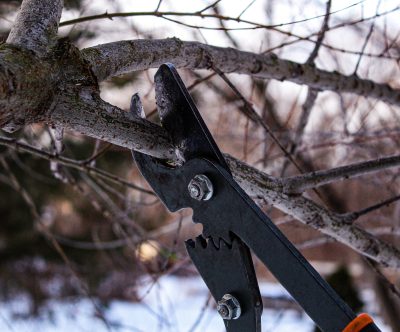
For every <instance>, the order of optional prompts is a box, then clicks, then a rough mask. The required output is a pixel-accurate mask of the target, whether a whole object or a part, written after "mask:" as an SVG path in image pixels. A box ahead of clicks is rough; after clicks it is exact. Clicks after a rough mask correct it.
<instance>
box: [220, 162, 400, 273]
mask: <svg viewBox="0 0 400 332" xmlns="http://www.w3.org/2000/svg"><path fill="white" fill-rule="evenodd" d="M226 160H227V162H228V165H229V167H230V168H231V170H232V173H233V177H234V179H235V180H236V181H237V182H238V183H239V184H240V186H241V187H242V188H243V189H244V190H245V191H246V192H247V193H248V194H249V195H250V196H253V197H254V196H255V197H259V198H263V199H265V200H266V201H267V202H268V203H270V204H271V205H273V206H275V207H276V208H278V209H279V210H281V211H283V212H285V213H287V214H289V215H291V216H293V217H294V218H296V219H297V220H299V221H301V222H302V223H304V224H306V225H309V226H311V227H313V228H315V229H317V230H319V231H320V232H322V233H323V234H326V235H329V236H330V237H332V238H334V239H336V240H337V241H339V242H341V243H344V244H346V245H347V246H349V247H351V248H353V249H354V250H355V251H357V252H359V253H362V254H363V255H365V256H367V257H370V258H372V259H374V260H376V261H378V262H380V263H382V264H383V265H384V266H390V267H394V268H397V269H398V268H400V251H399V250H398V249H397V248H395V247H394V246H392V245H390V244H387V243H385V242H383V241H381V240H379V239H378V238H376V237H375V236H374V235H372V234H370V233H368V232H366V231H365V230H363V229H361V228H359V227H358V226H356V225H353V224H352V223H349V222H347V220H346V216H345V215H344V216H342V215H340V214H336V213H334V212H332V211H329V210H327V209H326V208H324V207H322V206H320V205H318V204H317V203H315V202H314V201H312V200H310V199H308V198H306V197H304V196H302V195H298V196H289V195H286V194H283V193H281V192H279V191H276V190H275V189H276V185H277V183H276V182H275V181H274V180H273V179H271V177H269V176H267V175H265V174H264V173H262V172H260V171H258V170H257V169H255V168H253V167H251V166H249V165H247V164H245V163H244V162H242V161H239V160H236V159H234V158H232V157H227V158H226Z"/></svg>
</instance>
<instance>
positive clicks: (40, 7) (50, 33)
mask: <svg viewBox="0 0 400 332" xmlns="http://www.w3.org/2000/svg"><path fill="white" fill-rule="evenodd" d="M62 8H63V1H62V0H25V1H23V2H22V5H21V9H20V11H19V13H18V16H17V18H16V20H15V24H14V26H13V28H12V29H11V31H10V34H9V36H8V38H7V43H10V44H14V45H18V46H21V47H24V48H26V49H29V50H31V51H34V52H35V53H36V54H38V55H45V54H46V53H47V51H48V49H49V48H50V47H52V46H53V45H54V43H55V42H56V37H57V30H58V24H59V22H60V18H61V11H62Z"/></svg>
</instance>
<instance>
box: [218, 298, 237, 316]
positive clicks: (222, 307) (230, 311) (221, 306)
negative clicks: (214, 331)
mask: <svg viewBox="0 0 400 332" xmlns="http://www.w3.org/2000/svg"><path fill="white" fill-rule="evenodd" d="M217 311H218V313H219V314H220V316H221V317H222V318H223V319H225V320H231V319H238V318H239V317H240V315H241V314H242V309H241V308H240V303H239V301H238V300H237V299H236V297H234V296H233V295H231V294H225V295H224V296H223V297H222V299H221V300H220V301H218V303H217Z"/></svg>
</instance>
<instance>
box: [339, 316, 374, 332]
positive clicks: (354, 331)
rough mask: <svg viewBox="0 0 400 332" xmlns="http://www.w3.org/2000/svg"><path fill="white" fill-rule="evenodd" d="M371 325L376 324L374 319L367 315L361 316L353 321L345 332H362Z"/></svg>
mask: <svg viewBox="0 0 400 332" xmlns="http://www.w3.org/2000/svg"><path fill="white" fill-rule="evenodd" d="M370 324H374V321H373V319H372V318H371V317H370V316H369V315H367V314H361V315H359V316H357V317H356V318H355V319H353V320H352V321H351V322H350V324H349V325H347V326H346V327H345V329H344V330H343V332H361V331H362V330H363V329H364V328H365V327H367V326H368V325H370ZM378 331H379V330H378Z"/></svg>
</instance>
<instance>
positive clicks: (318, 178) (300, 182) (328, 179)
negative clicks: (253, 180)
mask: <svg viewBox="0 0 400 332" xmlns="http://www.w3.org/2000/svg"><path fill="white" fill-rule="evenodd" d="M396 166H400V155H397V156H390V157H385V158H379V159H374V160H369V161H364V162H360V163H354V164H351V165H346V166H341V167H336V168H332V169H328V170H323V171H316V172H311V173H307V174H302V175H297V176H293V177H288V178H285V179H282V188H283V192H284V193H287V194H296V193H301V192H303V191H305V190H307V189H311V188H317V187H320V186H323V185H325V184H328V183H332V182H335V181H338V180H345V179H349V178H351V177H355V176H361V175H365V174H369V173H373V172H377V171H380V170H383V169H386V168H389V167H396Z"/></svg>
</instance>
